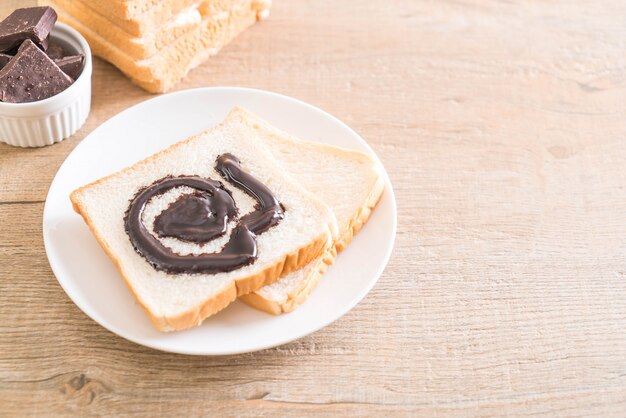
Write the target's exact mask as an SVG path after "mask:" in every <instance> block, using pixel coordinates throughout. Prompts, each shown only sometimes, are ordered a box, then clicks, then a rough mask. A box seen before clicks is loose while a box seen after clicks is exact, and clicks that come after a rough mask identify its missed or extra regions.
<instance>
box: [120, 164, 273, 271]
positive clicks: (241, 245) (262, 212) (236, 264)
mask: <svg viewBox="0 0 626 418" xmlns="http://www.w3.org/2000/svg"><path fill="white" fill-rule="evenodd" d="M215 170H216V171H217V172H218V173H219V174H220V175H222V177H224V179H226V181H228V182H229V183H231V184H233V185H234V186H235V187H237V188H239V189H241V190H243V191H244V192H245V193H246V194H248V195H250V196H251V197H252V198H254V199H255V200H256V201H257V204H256V205H255V210H254V211H253V212H251V213H249V214H247V215H245V216H243V217H242V218H241V219H239V217H238V210H237V205H236V204H235V201H234V200H233V197H232V195H231V194H230V192H229V191H228V190H226V189H225V188H224V185H223V184H222V183H221V182H219V181H215V180H211V179H206V178H202V177H198V176H181V177H165V178H162V179H160V180H158V181H156V182H155V183H153V184H152V185H150V186H148V187H146V188H144V189H142V190H140V191H139V192H138V193H137V194H136V195H135V197H134V198H133V199H132V200H131V202H130V206H129V208H128V210H127V212H126V216H125V217H124V226H125V229H126V233H127V234H128V236H129V238H130V241H131V243H132V244H133V247H134V248H135V250H136V251H137V252H138V253H139V254H140V255H141V256H143V257H144V258H145V259H146V260H147V261H148V262H149V263H150V264H151V265H152V266H153V267H154V268H155V269H157V270H161V271H165V272H168V273H219V272H227V271H232V270H236V269H238V268H240V267H242V266H245V265H248V264H251V263H252V262H254V260H256V258H257V244H256V235H258V234H261V233H263V232H265V231H267V230H268V229H269V228H271V227H273V226H275V225H277V224H278V223H279V222H280V220H281V219H283V216H284V209H283V207H282V205H281V204H280V202H279V201H278V199H277V198H276V197H275V196H274V194H273V193H272V192H271V190H270V189H269V188H268V187H267V186H265V185H264V184H263V183H261V182H260V181H259V180H257V179H256V178H254V177H253V176H252V175H250V174H249V173H247V172H245V171H244V170H243V169H242V168H241V162H240V161H239V159H238V158H237V157H235V156H234V155H232V154H223V155H220V156H219V157H218V158H217V160H216V164H215ZM181 186H187V187H191V188H192V189H194V190H195V192H194V193H190V194H183V195H182V196H180V197H179V198H178V199H177V200H176V201H175V202H173V203H172V204H171V205H170V206H169V207H168V208H167V209H165V210H164V211H163V212H161V213H160V214H159V215H158V216H157V217H156V218H155V220H154V232H155V234H156V235H157V236H158V237H161V238H163V237H174V238H177V239H180V240H182V241H189V242H194V243H198V244H203V243H207V242H209V241H211V240H213V239H216V238H218V237H220V236H223V235H224V234H225V233H226V231H227V229H228V224H229V223H230V222H233V221H235V222H236V226H235V227H234V229H233V230H232V232H231V235H230V239H229V241H228V242H227V243H226V244H225V245H224V247H223V248H222V250H221V251H220V252H217V253H207V254H200V255H193V254H190V255H180V254H177V253H175V252H174V251H172V249H171V248H169V247H166V246H165V245H163V244H162V243H161V242H160V241H159V239H158V238H157V237H155V236H154V235H152V234H151V233H150V232H149V231H148V230H147V228H146V226H145V225H144V223H143V222H142V219H141V216H142V213H143V210H144V208H145V206H146V204H147V203H148V202H149V201H150V200H151V199H152V198H154V197H156V196H159V195H162V194H163V193H165V192H167V191H168V190H171V189H173V188H175V187H181Z"/></svg>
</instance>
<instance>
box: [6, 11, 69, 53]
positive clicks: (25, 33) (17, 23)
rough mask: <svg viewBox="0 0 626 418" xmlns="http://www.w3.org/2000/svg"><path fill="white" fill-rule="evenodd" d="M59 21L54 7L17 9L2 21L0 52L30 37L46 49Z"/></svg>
mask: <svg viewBox="0 0 626 418" xmlns="http://www.w3.org/2000/svg"><path fill="white" fill-rule="evenodd" d="M56 21H57V14H56V12H55V11H54V9H52V7H47V6H46V7H29V8H26V9H17V10H15V11H14V12H13V13H11V14H10V15H9V16H8V17H7V18H6V19H4V20H3V21H2V22H0V52H5V51H9V50H11V49H12V48H14V47H16V46H18V45H20V44H21V43H22V41H24V40H25V39H30V40H31V41H33V42H34V43H35V44H37V46H39V47H40V48H41V49H43V50H44V51H45V50H46V49H47V48H48V35H49V34H50V31H51V30H52V27H53V26H54V23H55V22H56Z"/></svg>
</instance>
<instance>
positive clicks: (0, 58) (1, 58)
mask: <svg viewBox="0 0 626 418" xmlns="http://www.w3.org/2000/svg"><path fill="white" fill-rule="evenodd" d="M11 58H13V57H12V56H11V55H9V54H0V70H2V69H3V68H4V66H5V65H7V64H8V63H9V61H11Z"/></svg>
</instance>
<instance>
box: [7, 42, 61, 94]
mask: <svg viewBox="0 0 626 418" xmlns="http://www.w3.org/2000/svg"><path fill="white" fill-rule="evenodd" d="M70 84H72V79H71V78H70V77H69V76H68V75H67V74H65V73H64V72H63V71H61V69H60V68H59V67H58V66H57V65H56V64H55V63H54V61H52V60H51V59H50V58H48V56H47V55H46V54H45V53H44V52H42V51H41V50H40V49H39V48H37V46H36V45H35V44H34V43H33V42H32V41H31V40H30V39H27V40H25V41H24V43H23V44H22V46H21V47H20V49H18V50H17V54H16V55H15V56H14V57H13V58H12V59H11V61H9V63H8V64H7V65H5V66H4V68H3V69H2V70H0V101H3V102H9V103H26V102H34V101H37V100H43V99H47V98H48V97H51V96H54V95H55V94H58V93H60V92H62V91H63V90H65V89H66V88H68V87H69V86H70Z"/></svg>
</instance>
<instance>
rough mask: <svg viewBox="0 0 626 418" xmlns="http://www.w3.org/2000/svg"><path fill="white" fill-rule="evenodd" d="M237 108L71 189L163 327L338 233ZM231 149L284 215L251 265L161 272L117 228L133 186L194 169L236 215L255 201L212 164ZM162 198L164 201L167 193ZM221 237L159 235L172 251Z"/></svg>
mask: <svg viewBox="0 0 626 418" xmlns="http://www.w3.org/2000/svg"><path fill="white" fill-rule="evenodd" d="M248 117H249V115H248V114H247V113H246V112H244V111H242V110H241V109H235V110H233V111H232V112H231V113H230V114H229V115H228V117H227V118H226V120H225V121H224V122H223V123H221V124H220V125H218V126H216V127H215V128H212V129H210V130H208V131H206V132H203V133H201V134H199V135H196V136H194V137H192V138H190V139H188V140H185V141H183V142H180V143H178V144H176V145H173V146H171V147H169V148H167V149H165V150H163V151H161V152H159V153H157V154H155V155H153V156H151V157H149V158H147V159H145V160H143V161H141V162H138V163H136V164H135V165H133V166H131V167H129V168H126V169H124V170H122V171H120V172H118V173H115V174H113V175H111V176H108V177H106V178H103V179H101V180H98V181H96V182H94V183H91V184H89V185H87V186H84V187H82V188H80V189H78V190H76V191H74V192H73V193H72V195H71V200H72V203H73V205H74V209H75V210H76V211H77V212H78V213H79V214H81V215H82V217H83V218H84V220H85V222H86V223H87V224H88V226H89V228H90V229H91V231H92V232H93V234H94V235H95V236H96V238H97V240H98V242H99V243H100V245H101V246H102V248H103V249H104V250H105V251H106V252H107V254H108V255H109V256H110V257H111V259H112V260H113V262H114V263H115V265H116V266H117V268H118V270H119V271H120V273H121V275H122V277H123V278H124V280H125V282H126V284H127V286H128V288H129V289H130V290H131V292H132V293H133V294H134V295H135V297H136V298H137V300H138V302H139V303H140V305H141V306H142V307H143V309H144V310H145V311H146V313H147V314H148V315H149V316H150V318H151V320H152V322H153V324H154V326H155V327H156V328H157V329H159V330H162V331H171V330H181V329H185V328H189V327H192V326H195V325H198V324H200V323H201V322H202V321H203V320H204V319H205V318H206V317H208V316H210V315H212V314H214V313H215V312H217V311H219V310H221V309H223V308H224V307H226V306H227V305H228V304H230V303H231V302H232V301H233V300H235V298H236V297H237V296H241V295H244V294H246V293H249V292H252V291H255V290H257V289H259V288H261V287H262V286H264V285H267V284H270V283H272V282H274V281H275V280H277V279H278V278H279V277H280V276H281V275H284V274H288V273H290V272H292V271H295V270H298V269H299V268H302V267H304V266H305V265H307V264H308V263H310V262H311V261H313V260H315V259H316V258H318V257H319V256H320V255H321V254H324V253H325V252H326V251H328V249H329V248H330V246H331V245H332V242H333V240H334V238H336V237H337V226H336V220H335V217H334V215H333V213H332V211H331V210H330V209H329V208H328V206H326V205H325V204H324V203H323V202H322V201H321V200H320V199H318V198H317V197H316V196H315V195H313V194H312V193H310V192H308V191H307V190H305V189H303V188H302V187H301V185H300V184H298V183H296V182H295V181H293V180H291V179H290V178H289V177H290V176H289V174H288V173H285V172H284V170H283V169H282V167H281V166H280V165H279V164H278V163H277V162H276V161H275V160H274V157H273V156H272V155H271V154H270V153H269V152H268V151H267V150H266V148H265V144H266V138H265V137H266V136H267V135H269V132H268V131H267V130H265V129H261V128H260V127H259V126H258V125H257V124H256V123H254V122H253V123H250V121H249V120H248ZM224 153H232V154H234V155H235V156H237V157H238V158H239V159H241V161H242V167H243V169H244V170H245V171H246V172H248V173H250V174H251V175H252V176H254V177H255V178H257V179H258V180H259V181H261V182H262V183H263V184H265V185H266V186H268V187H269V188H270V189H271V191H272V192H273V193H274V195H275V196H276V197H277V198H278V200H279V201H280V202H281V203H282V205H283V206H284V207H285V213H284V219H282V221H281V222H280V223H279V224H278V225H276V226H274V227H272V228H270V229H269V230H267V231H266V232H264V233H262V234H261V235H259V236H258V237H257V247H258V258H257V259H256V261H255V262H254V263H252V264H250V265H247V266H244V267H241V268H239V269H236V270H234V271H231V272H227V273H216V274H168V273H165V272H163V271H158V270H156V269H155V268H153V267H152V266H151V265H150V264H149V263H148V262H147V261H146V260H145V259H144V258H143V257H142V256H140V255H139V254H138V253H137V252H136V251H135V250H134V248H133V245H132V244H131V241H130V239H129V237H128V235H127V233H126V231H125V228H124V216H125V212H126V210H127V209H128V206H129V202H130V200H131V199H132V198H133V197H134V196H135V195H136V193H137V192H138V190H140V189H141V188H143V187H145V186H148V185H150V184H152V183H154V182H155V181H157V180H159V179H161V178H164V177H166V176H179V175H197V176H201V177H207V178H212V179H214V180H220V181H222V182H223V183H224V184H225V186H226V187H227V188H228V189H229V190H230V191H231V192H232V196H233V198H234V200H235V202H236V204H237V207H238V208H239V212H240V216H243V215H245V214H246V213H249V212H251V211H253V210H254V204H255V201H254V200H253V199H252V198H251V197H250V196H248V195H247V194H245V193H244V192H242V191H241V190H240V189H238V188H236V187H233V186H232V185H230V184H229V183H227V182H225V181H223V179H222V178H221V176H220V175H219V174H218V173H217V172H216V171H215V169H214V164H215V160H216V158H217V156H219V155H221V154H224ZM192 191H193V190H192V189H189V190H186V189H176V190H173V191H172V193H173V194H172V193H170V192H168V193H166V194H165V195H163V197H162V198H160V199H153V200H151V201H149V202H148V203H147V204H146V206H145V209H144V210H143V215H142V216H143V218H142V219H143V223H144V225H146V226H147V228H148V229H149V230H150V229H151V228H150V225H151V223H153V222H154V218H155V216H157V215H158V214H159V213H160V212H161V211H162V210H163V209H164V208H165V207H167V205H168V204H169V202H171V201H173V200H175V199H176V198H177V197H178V196H180V194H181V193H191V192H192ZM168 199H169V200H168ZM231 230H232V226H229V230H228V232H227V234H226V236H224V237H221V238H218V239H216V240H214V241H211V242H209V243H207V244H204V246H198V245H197V244H192V243H189V242H183V241H180V240H178V239H176V238H172V237H168V238H162V239H161V242H162V243H163V245H166V246H168V247H170V248H172V249H173V250H174V251H175V252H177V253H179V254H190V253H192V254H200V253H212V252H216V251H219V249H220V248H221V246H223V245H224V243H225V242H226V241H227V240H228V239H229V235H230V231H231Z"/></svg>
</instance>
